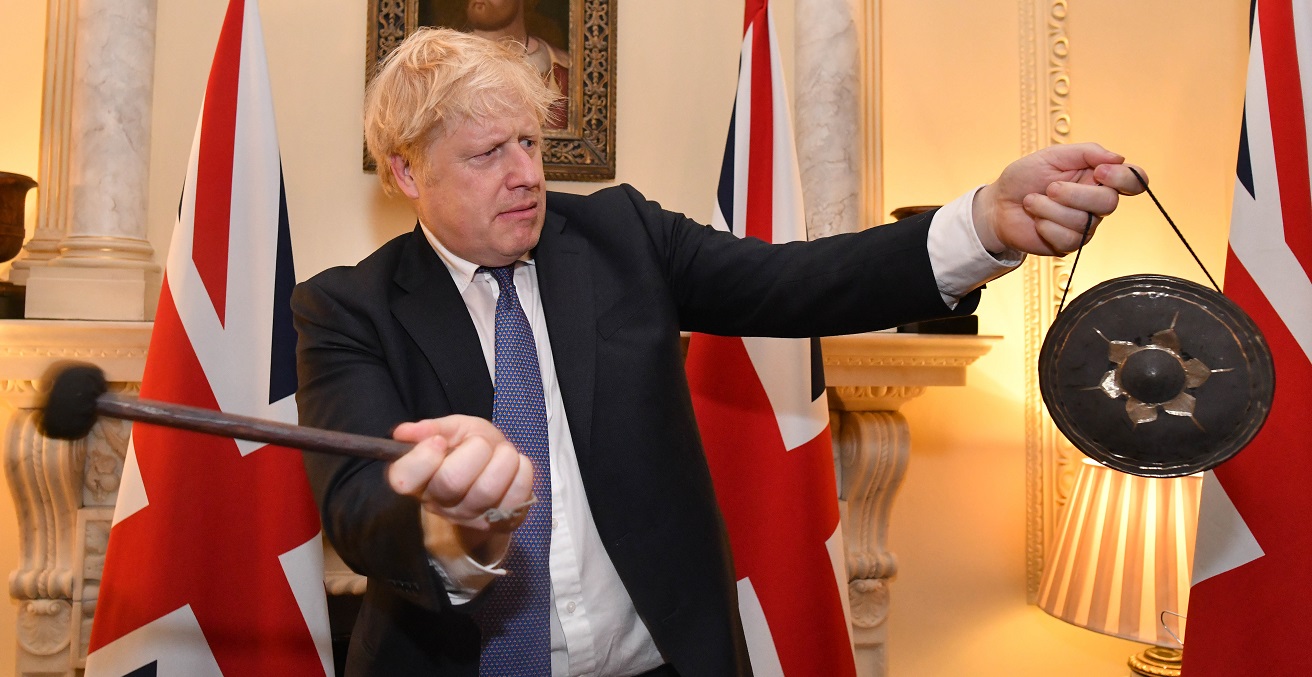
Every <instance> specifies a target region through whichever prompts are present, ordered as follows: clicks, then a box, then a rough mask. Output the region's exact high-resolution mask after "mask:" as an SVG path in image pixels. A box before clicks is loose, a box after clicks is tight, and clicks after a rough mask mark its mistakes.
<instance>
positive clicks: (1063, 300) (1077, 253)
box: [1057, 179, 1142, 315]
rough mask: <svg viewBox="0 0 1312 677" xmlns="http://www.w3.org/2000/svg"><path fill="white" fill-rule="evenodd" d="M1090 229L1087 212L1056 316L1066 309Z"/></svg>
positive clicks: (1091, 214)
mask: <svg viewBox="0 0 1312 677" xmlns="http://www.w3.org/2000/svg"><path fill="white" fill-rule="evenodd" d="M1140 180H1141V181H1142V179H1140ZM1092 227H1093V212H1089V220H1088V221H1085V222H1084V233H1083V234H1082V235H1080V246H1079V248H1078V249H1076V250H1075V260H1074V261H1072V262H1071V274H1070V275H1067V276H1066V288H1065V289H1062V290H1061V303H1060V304H1058V305H1057V314H1058V315H1060V314H1061V311H1062V308H1065V307H1066V294H1067V293H1068V292H1070V290H1071V282H1073V281H1074V280H1075V267H1076V266H1078V265H1080V252H1082V251H1084V243H1085V242H1088V241H1089V229H1090V228H1092Z"/></svg>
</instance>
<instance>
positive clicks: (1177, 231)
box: [1126, 166, 1222, 294]
mask: <svg viewBox="0 0 1312 677" xmlns="http://www.w3.org/2000/svg"><path fill="white" fill-rule="evenodd" d="M1126 169H1129V170H1130V173H1132V174H1134V178H1136V179H1139V185H1141V186H1143V189H1144V190H1146V191H1148V197H1150V198H1152V199H1153V204H1155V205H1157V211H1159V212H1161V213H1162V216H1163V217H1164V218H1165V219H1166V222H1167V223H1169V224H1171V230H1174V231H1175V235H1176V237H1178V238H1180V242H1182V243H1184V248H1185V249H1188V250H1189V255H1190V256H1192V257H1194V261H1195V262H1197V263H1198V267H1199V268H1202V269H1203V274H1204V275H1206V276H1207V281H1208V282H1211V283H1212V288H1213V289H1216V292H1217V293H1218V294H1220V293H1222V292H1221V285H1219V284H1217V283H1216V280H1214V279H1212V274H1211V273H1209V272H1207V266H1204V265H1203V261H1202V259H1200V258H1198V255H1197V254H1195V253H1194V248H1193V247H1190V246H1189V241H1188V240H1186V239H1184V233H1181V232H1180V229H1179V228H1176V227H1175V221H1172V220H1171V215H1170V214H1167V213H1166V209H1165V208H1163V207H1162V203H1161V202H1160V201H1158V199H1157V196H1156V195H1153V189H1152V188H1149V187H1148V182H1147V181H1144V180H1143V177H1142V176H1140V175H1139V172H1138V171H1136V170H1135V169H1134V167H1129V166H1127V167H1126Z"/></svg>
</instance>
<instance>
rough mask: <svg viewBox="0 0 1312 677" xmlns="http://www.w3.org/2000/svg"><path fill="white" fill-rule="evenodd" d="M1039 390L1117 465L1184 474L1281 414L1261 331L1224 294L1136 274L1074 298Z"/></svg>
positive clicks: (1230, 452) (1068, 424)
mask: <svg viewBox="0 0 1312 677" xmlns="http://www.w3.org/2000/svg"><path fill="white" fill-rule="evenodd" d="M1039 392H1040V393H1041V394H1042V395H1043V402H1044V403H1045V404H1046V405H1047V407H1048V412H1049V413H1050V414H1051V415H1052V419H1053V422H1054V423H1056V425H1057V428H1058V429H1059V430H1061V432H1062V433H1063V434H1065V435H1066V437H1067V438H1069V439H1070V441H1071V443H1073V444H1074V445H1075V447H1076V448H1077V449H1079V450H1080V451H1082V452H1084V453H1085V454H1087V455H1088V456H1089V457H1090V458H1092V459H1094V460H1096V461H1098V462H1100V463H1102V464H1104V465H1106V466H1108V467H1111V468H1114V469H1116V470H1120V471H1122V472H1127V473H1131V474H1134V475H1144V476H1148V477H1178V476H1181V475H1189V474H1192V473H1196V472H1199V471H1202V470H1208V469H1211V468H1214V467H1216V466H1217V465H1219V464H1221V463H1222V462H1223V461H1225V460H1227V459H1229V458H1230V457H1231V456H1234V455H1235V454H1236V453H1238V452H1239V450H1240V449H1243V447H1244V445H1246V444H1247V443H1248V442H1249V440H1251V439H1252V438H1253V436H1254V435H1256V434H1257V431H1258V430H1259V429H1261V427H1262V424H1263V423H1264V422H1265V421H1266V416H1267V413H1268V412H1269V411H1270V410H1271V400H1272V397H1273V396H1274V392H1275V368H1274V365H1273V363H1272V360H1271V351H1270V349H1269V348H1268V347H1267V344H1266V340H1265V339H1264V338H1262V333H1261V332H1260V331H1259V330H1258V328H1257V325H1255V324H1254V323H1253V321H1252V319H1250V318H1249V317H1248V315H1246V314H1245V313H1244V312H1243V311H1242V310H1240V309H1239V306H1237V305H1235V303H1234V302H1233V301H1231V300H1230V299H1228V298H1226V297H1225V296H1224V295H1222V294H1220V293H1219V292H1216V291H1214V290H1212V289H1208V288H1207V287H1204V286H1202V285H1199V284H1195V283H1193V282H1190V281H1188V280H1182V279H1180V278H1175V277H1169V276H1166V275H1131V276H1128V277H1121V278H1116V279H1114V280H1109V281H1107V282H1103V283H1102V284H1099V285H1097V286H1096V287H1094V288H1092V289H1090V290H1089V291H1087V292H1085V293H1083V294H1081V295H1080V296H1079V297H1078V298H1076V299H1075V300H1074V301H1072V302H1071V303H1070V305H1069V306H1067V307H1066V309H1065V310H1064V311H1062V312H1061V313H1059V314H1058V315H1057V319H1056V320H1055V321H1054V322H1053V323H1052V327H1051V328H1050V329H1049V330H1048V336H1047V338H1046V339H1045V340H1044V342H1043V348H1042V350H1040V351H1039Z"/></svg>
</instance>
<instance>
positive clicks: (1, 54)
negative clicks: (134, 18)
mask: <svg viewBox="0 0 1312 677" xmlns="http://www.w3.org/2000/svg"><path fill="white" fill-rule="evenodd" d="M883 3H884V26H885V31H884V33H885V35H884V40H885V44H884V59H885V61H884V74H883V77H882V81H881V82H882V87H883V92H884V101H885V104H886V109H885V121H884V122H885V128H884V141H885V164H886V166H885V170H886V171H885V177H884V191H885V203H886V204H887V205H888V206H889V207H890V208H891V207H893V206H898V205H907V204H924V203H939V202H943V201H945V200H948V199H950V198H951V197H953V196H955V195H956V194H958V193H960V192H962V191H964V190H967V189H969V188H970V187H971V186H973V185H975V184H977V183H981V182H984V181H987V180H989V179H991V178H992V177H993V176H994V175H996V173H997V172H998V171H999V169H1000V168H1001V167H1002V166H1003V165H1004V164H1005V163H1006V162H1007V161H1009V160H1011V159H1013V158H1014V157H1015V156H1016V155H1017V154H1018V153H1019V146H1020V134H1019V128H1018V124H1017V119H1018V107H1019V101H1020V95H1019V90H1018V85H1017V82H1018V75H1017V69H1018V57H1017V53H1016V47H1015V42H1016V37H1017V30H1018V29H1017V26H1018V17H1017V5H1018V3H1017V2H1015V1H1014V0H976V1H975V2H970V3H964V2H959V1H954V0H883ZM620 4H621V7H620V10H619V30H618V34H619V38H620V43H619V44H620V55H619V58H618V64H619V69H620V72H619V78H618V82H619V104H618V114H619V122H618V129H617V131H618V137H619V138H618V142H617V149H618V158H619V180H621V181H628V182H632V183H634V184H635V185H637V186H639V187H640V188H641V189H642V190H644V191H645V192H646V193H647V194H648V195H649V196H650V197H653V198H655V199H658V200H660V201H662V202H663V203H664V204H665V205H666V206H668V207H670V208H672V209H677V210H680V211H684V212H687V213H688V214H690V215H692V216H694V217H697V218H701V219H706V218H708V216H709V213H710V197H711V186H713V184H714V181H715V177H716V173H717V171H718V164H719V153H720V148H721V147H722V144H723V140H724V134H725V125H726V123H727V119H728V111H729V106H730V102H731V97H732V92H731V88H732V83H733V78H734V73H735V69H736V64H737V42H738V37H739V36H738V33H739V31H740V29H741V10H740V9H739V4H738V3H707V2H699V1H697V0H669V1H666V2H621V3H620ZM224 5H225V3H223V2H221V1H220V0H214V1H211V2H208V3H176V2H161V3H159V17H158V23H159V38H158V44H157V52H156V64H157V65H156V88H155V107H154V113H153V115H154V118H153V127H152V130H153V133H152V146H151V170H152V171H151V177H152V178H151V194H150V212H149V229H150V238H151V241H152V242H153V244H154V246H155V247H156V251H157V257H158V258H159V259H160V260H162V259H163V256H164V254H165V252H166V250H167V246H168V233H169V231H170V230H171V228H172V221H173V214H174V210H176V206H177V196H178V193H179V191H180V187H181V181H182V174H183V166H184V164H185V162H186V157H187V152H188V150H189V147H190V144H191V138H192V134H193V133H194V130H195V124H196V117H197V115H198V113H199V106H200V99H201V95H202V93H203V89H204V79H205V74H206V73H207V71H208V69H209V64H210V59H211V58H212V55H213V49H214V41H215V39H216V36H217V34H218V30H219V24H220V21H221V19H222V14H223V10H224ZM261 5H262V7H261V9H262V13H263V20H264V31H265V37H266V40H267V42H268V57H269V62H270V66H271V71H272V74H271V77H272V81H273V90H274V99H275V105H276V110H277V114H278V124H279V133H280V139H281V148H282V155H283V163H284V172H285V174H286V180H287V193H288V200H289V208H290V214H291V221H292V228H293V238H294V243H295V247H296V256H297V263H298V273H299V277H300V278H305V277H308V276H309V275H311V274H313V273H314V272H317V271H318V270H321V269H322V268H324V267H327V266H330V265H338V264H347V263H351V262H354V261H355V260H357V259H358V258H360V257H361V256H363V255H364V254H365V253H367V252H368V251H370V250H372V249H373V248H374V247H375V246H376V245H377V244H378V243H380V242H381V241H383V240H385V239H386V238H388V237H391V236H392V235H395V234H397V233H400V232H403V231H405V230H407V229H408V228H410V226H411V224H412V217H411V216H410V214H409V212H408V210H407V208H406V207H405V206H404V205H403V204H399V203H395V202H392V201H388V200H385V199H383V198H381V197H380V194H379V191H378V190H377V188H376V181H375V179H374V177H373V176H372V175H366V174H362V173H361V172H360V170H359V157H360V144H359V139H360V123H359V110H360V101H361V86H362V82H363V65H364V64H363V62H364V40H365V28H364V27H365V23H364V21H365V11H364V9H363V5H364V3H361V2H355V1H352V0H334V1H333V2H329V3H323V2H320V3H311V2H308V1H307V0H282V1H280V2H275V1H274V0H264V2H262V3H261ZM774 5H775V7H776V11H777V12H778V14H777V19H778V26H779V29H780V32H781V34H782V36H783V41H784V42H785V52H790V51H791V17H792V11H793V10H792V4H791V3H790V2H781V0H775V2H774ZM1164 5H1165V3H1140V2H1132V1H1131V0H1104V1H1103V2H1099V3H1072V7H1071V10H1070V13H1071V17H1070V19H1069V21H1068V31H1069V33H1070V35H1071V40H1072V56H1071V62H1070V63H1071V71H1072V95H1071V107H1072V113H1073V115H1074V131H1075V135H1076V136H1077V137H1078V138H1079V139H1081V140H1083V139H1098V140H1101V141H1103V142H1105V143H1106V144H1107V145H1108V146H1109V147H1112V148H1115V149H1116V150H1118V151H1120V152H1123V153H1125V154H1127V155H1129V156H1130V157H1131V158H1132V159H1133V160H1134V161H1136V162H1139V163H1141V164H1143V165H1144V166H1145V167H1147V168H1148V170H1149V172H1150V175H1151V177H1152V179H1153V181H1154V186H1155V190H1158V192H1159V196H1160V197H1161V198H1162V199H1163V200H1164V201H1165V202H1166V204H1167V207H1168V209H1170V210H1171V211H1172V214H1173V215H1174V216H1175V217H1176V219H1177V223H1180V224H1181V226H1182V227H1184V228H1185V229H1186V230H1188V231H1189V232H1190V233H1191V240H1193V241H1194V242H1195V246H1196V248H1197V249H1199V250H1200V251H1201V252H1202V253H1203V254H1204V256H1205V257H1206V260H1207V263H1208V265H1209V267H1212V268H1213V269H1214V274H1215V273H1218V272H1219V270H1218V269H1219V268H1220V266H1221V262H1222V258H1223V253H1224V237H1225V229H1226V225H1225V224H1226V222H1227V216H1228V209H1229V199H1230V172H1231V169H1232V166H1233V155H1234V151H1233V148H1232V146H1233V143H1232V141H1231V139H1233V138H1234V136H1235V134H1236V133H1237V132H1236V130H1237V129H1238V117H1239V110H1240V105H1241V99H1242V92H1241V91H1240V88H1241V86H1242V76H1243V72H1242V71H1243V65H1242V62H1243V51H1244V47H1245V44H1246V38H1245V36H1244V26H1245V25H1246V19H1247V17H1246V3H1244V2H1242V0H1227V1H1222V0H1199V2H1197V3H1194V4H1193V5H1191V7H1190V11H1189V12H1180V11H1179V10H1173V9H1172V8H1169V7H1166V6H1164ZM693 16H695V17H696V20H695V21H688V20H687V17H693ZM43 32H44V3H43V2H40V1H39V0H23V1H22V2H10V3H4V4H3V5H0V63H5V64H6V69H5V70H4V72H0V92H4V94H3V95H0V125H3V126H2V127H0V129H4V130H5V131H4V132H3V133H2V134H0V169H3V170H7V171H19V172H22V173H25V174H29V175H32V176H35V174H36V164H37V135H38V133H39V132H38V130H39V112H40V69H41V51H42V48H43V42H44V40H43ZM1199 46H1205V49H1199ZM653 55H660V56H659V58H657V57H655V56H653ZM1145 93H1151V95H1150V96H1145ZM1201 140H1206V141H1207V142H1208V143H1207V145H1206V146H1204V145H1203V144H1202V143H1201ZM553 187H555V188H558V189H565V190H573V191H587V190H592V189H594V188H595V187H597V184H573V183H571V184H562V185H557V186H553ZM1122 211H1123V213H1122V214H1121V215H1120V216H1118V217H1117V218H1116V219H1114V220H1113V221H1111V222H1109V223H1108V224H1107V227H1106V228H1104V229H1103V231H1102V232H1101V233H1100V234H1099V238H1098V240H1097V241H1096V243H1095V245H1094V246H1093V247H1092V248H1091V249H1090V250H1089V251H1088V252H1087V256H1086V257H1084V258H1083V259H1082V260H1081V264H1080V272H1079V276H1078V278H1077V281H1076V286H1077V287H1079V288H1087V286H1088V285H1089V284H1092V283H1094V282H1096V281H1099V280H1102V279H1106V278H1107V277H1110V276H1114V275H1121V274H1126V273H1131V272H1145V271H1149V270H1152V271H1158V272H1167V273H1172V274H1178V275H1182V276H1185V277H1190V278H1194V279H1199V277H1200V276H1199V275H1197V274H1196V273H1195V270H1196V269H1194V268H1191V266H1192V265H1193V264H1192V263H1191V262H1189V261H1188V259H1187V258H1185V257H1186V256H1187V255H1185V254H1183V252H1182V250H1179V253H1175V252H1177V248H1178V245H1176V244H1174V242H1173V239H1172V237H1173V236H1171V235H1170V232H1169V229H1168V228H1167V227H1166V226H1165V224H1164V223H1162V222H1161V221H1160V217H1158V216H1156V215H1155V213H1154V212H1153V211H1152V208H1151V205H1150V204H1149V203H1148V202H1147V200H1146V198H1136V199H1133V200H1127V202H1126V204H1125V206H1124V208H1123V210H1122ZM1195 230H1196V231H1197V232H1198V235H1197V236H1196V237H1195V236H1194V234H1193V233H1194V232H1195ZM1155 256H1160V258H1161V262H1160V263H1158V262H1157V261H1155V260H1151V259H1150V258H1149V257H1155ZM1022 294H1023V292H1022V288H1021V279H1020V276H1018V275H1015V276H1011V277H1009V278H1004V279H1003V280H1000V281H997V282H995V283H993V284H990V286H989V292H988V294H987V296H986V299H985V301H984V304H983V305H982V306H981V309H980V314H981V323H982V330H983V331H984V333H989V334H997V335H1002V336H1005V337H1007V338H1005V339H1004V340H1003V341H1002V342H1001V343H1000V344H998V345H997V346H996V347H995V348H994V350H993V351H992V352H991V353H990V354H989V355H988V356H986V357H985V358H983V359H982V360H980V362H979V363H977V365H976V366H975V367H973V368H972V370H971V373H970V382H971V385H970V387H967V388H943V389H939V390H934V391H931V392H929V393H928V394H926V395H925V396H923V397H922V398H920V399H918V400H915V401H913V402H912V403H910V404H909V405H907V407H906V408H905V413H906V414H907V416H908V419H909V420H910V423H911V428H912V431H913V433H912V434H913V459H912V463H911V467H910V470H909V472H908V477H907V481H906V484H905V486H904V488H903V489H902V492H901V494H900V495H899V498H898V501H897V503H896V504H895V505H896V507H895V509H894V527H893V533H892V537H891V542H890V547H891V548H892V550H893V551H894V552H895V553H897V556H898V558H899V563H900V574H899V577H898V579H897V581H896V583H895V584H894V587H893V599H894V602H893V604H894V607H893V615H892V618H891V620H890V627H891V642H890V655H891V668H892V670H891V674H893V675H897V676H899V677H938V676H943V677H947V676H949V675H951V676H955V675H1004V674H1005V675H1047V674H1062V675H1071V676H1074V677H1083V676H1085V675H1088V676H1090V677H1091V676H1093V675H1123V674H1125V670H1124V669H1123V667H1122V666H1123V661H1124V657H1125V655H1126V654H1128V653H1130V652H1131V651H1132V650H1136V649H1137V647H1135V646H1134V645H1132V644H1130V643H1128V642H1123V641H1120V640H1112V639H1108V638H1103V637H1099V636H1096V635H1094V634H1093V633H1089V632H1087V631H1083V630H1080V629H1077V628H1074V627H1073V626H1069V625H1066V624H1064V623H1062V622H1060V621H1057V620H1055V619H1052V618H1049V617H1048V616H1046V615H1045V614H1043V612H1041V611H1039V610H1037V609H1036V608H1035V607H1032V606H1028V605H1026V604H1025V601H1024V575H1025V574H1024V540H1025V536H1024V510H1025V506H1024V493H1025V487H1024V481H1025V480H1024V473H1025V468H1024V430H1023V424H1024V420H1023V416H1024V413H1023V410H1022V407H1023V379H1022V376H1021V374H1022V371H1021V370H1023V369H1028V368H1030V366H1029V365H1026V364H1023V357H1022V353H1023V348H1024V346H1023V344H1022V343H1021V341H1020V338H1019V337H1020V336H1021V330H1022V322H1023V316H1022V309H1021V306H1020V302H1021V299H1022ZM944 412H951V416H950V417H948V416H945V414H944ZM0 506H3V507H0V571H12V570H13V569H14V568H15V567H16V566H17V547H18V546H17V536H16V534H15V532H14V529H15V527H14V518H13V514H12V513H13V507H12V503H11V502H9V501H0ZM14 611H15V608H14V607H13V603H12V602H11V603H10V608H9V610H8V611H0V675H3V674H10V671H11V670H12V665H13V661H14V658H13V648H12V647H13V643H14V637H15V628H14Z"/></svg>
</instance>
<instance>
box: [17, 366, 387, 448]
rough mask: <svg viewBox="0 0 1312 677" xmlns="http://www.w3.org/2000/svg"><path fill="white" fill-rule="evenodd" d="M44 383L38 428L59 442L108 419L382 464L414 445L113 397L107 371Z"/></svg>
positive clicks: (75, 371)
mask: <svg viewBox="0 0 1312 677" xmlns="http://www.w3.org/2000/svg"><path fill="white" fill-rule="evenodd" d="M45 380H46V382H47V383H48V384H49V390H48V391H47V393H48V394H47V395H46V401H45V405H44V406H42V407H41V413H40V414H39V416H38V418H37V428H38V430H40V431H41V434H43V435H45V436H46V437H53V438H55V439H61V440H76V439H81V438H83V437H86V435H87V433H89V432H91V426H93V425H95V423H96V418H97V417H99V416H108V417H110V418H119V419H125V420H129V421H140V422H142V423H153V424H155V425H162V426H165V427H169V428H179V429H182V430H190V431H193V432H199V433H206V434H209V435H218V436H220V437H231V438H235V439H241V440H249V441H252V442H264V443H266V444H277V445H280V446H284V447H291V448H293V449H303V450H306V451H320V452H325V453H329V454H341V455H346V456H358V457H360V458H372V459H378V460H380V461H394V460H396V459H397V458H399V457H400V456H401V455H402V454H404V453H405V452H407V451H409V450H410V448H411V446H412V445H410V444H406V443H405V442H397V441H396V440H388V439H382V438H378V437H368V436H365V435H353V434H351V433H344V432H338V431H334V430H321V429H319V428H306V427H302V426H296V425H291V424H290V423H280V422H277V421H268V420H264V419H259V418H254V417H251V416H239V415H237V414H228V413H224V412H222V411H214V410H212V409H203V408H201V407H192V406H187V405H183V404H172V403H169V402H160V401H156V400H142V399H138V398H135V397H126V396H122V395H115V394H113V393H110V392H107V388H106V386H105V374H104V372H102V371H101V370H100V368H99V367H97V366H95V365H92V364H84V363H76V362H64V363H60V364H56V365H54V366H52V367H51V368H50V370H49V371H48V372H47V373H46V376H45Z"/></svg>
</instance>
